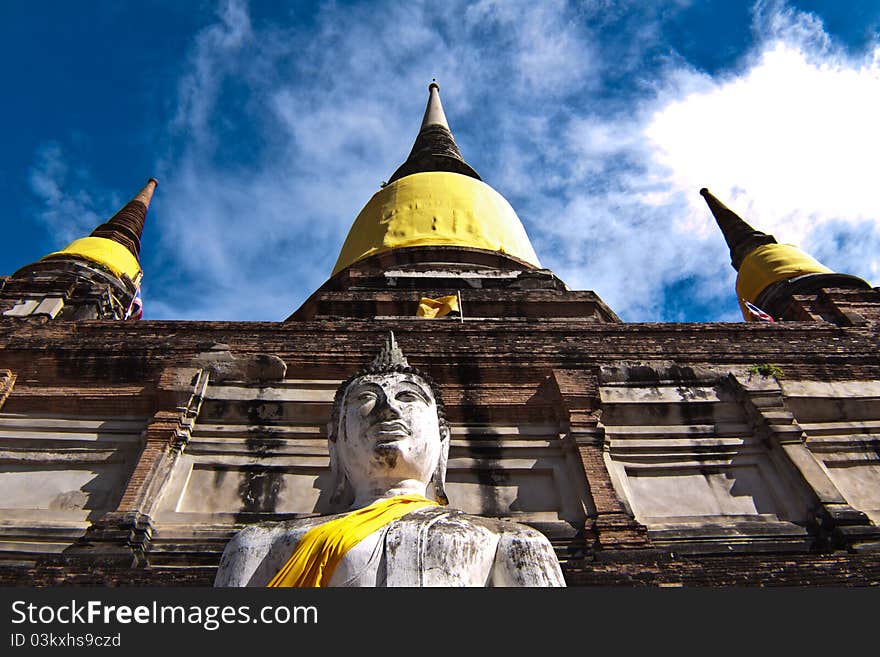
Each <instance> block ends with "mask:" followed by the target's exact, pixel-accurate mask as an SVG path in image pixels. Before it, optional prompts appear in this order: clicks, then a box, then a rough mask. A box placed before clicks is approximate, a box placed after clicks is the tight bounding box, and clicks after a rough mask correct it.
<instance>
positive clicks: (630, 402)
mask: <svg viewBox="0 0 880 657" xmlns="http://www.w3.org/2000/svg"><path fill="white" fill-rule="evenodd" d="M599 394H600V399H601V410H602V414H601V418H602V424H603V425H604V430H605V450H606V451H605V458H606V465H607V466H608V469H609V472H610V474H611V477H612V481H613V483H614V485H615V488H616V489H617V492H618V495H619V496H620V497H621V498H622V499H623V500H624V502H625V504H627V505H628V506H629V509H630V511H631V513H632V514H633V515H634V516H635V518H636V520H638V521H639V522H640V523H642V524H644V525H645V526H646V527H647V528H648V530H649V534H650V535H651V536H652V538H653V539H654V540H655V541H657V542H659V543H662V542H663V540H664V539H669V540H672V539H675V538H681V537H685V536H687V535H688V534H690V535H692V536H695V537H699V536H702V537H709V536H711V535H713V534H716V535H718V536H728V537H729V536H732V535H734V534H735V535H736V536H737V537H738V540H746V541H747V540H750V538H755V539H756V540H757V539H759V538H760V537H765V536H767V534H768V533H770V534H777V535H779V534H783V535H787V534H790V535H792V537H795V536H803V535H804V532H805V530H804V529H803V527H802V525H804V524H805V523H806V521H807V520H808V518H809V500H810V495H809V491H808V489H807V488H806V486H805V484H804V483H803V482H802V479H800V478H799V477H798V476H797V475H796V473H795V472H794V470H793V468H792V466H791V465H790V464H789V463H788V462H787V461H786V459H785V458H784V456H783V455H782V454H781V453H780V451H779V450H770V449H768V448H767V447H766V446H765V445H764V444H763V443H762V441H761V440H760V439H759V438H758V436H756V435H755V431H754V428H753V426H752V422H751V421H750V420H749V415H748V413H747V411H746V409H745V407H744V406H743V403H742V402H741V401H740V399H739V398H738V396H737V394H736V391H735V390H734V389H733V386H731V385H730V383H729V381H728V378H727V375H726V373H719V372H713V371H710V370H699V371H695V370H692V369H689V368H688V369H682V368H678V367H674V366H666V365H656V364H650V365H643V364H642V365H640V364H630V365H621V366H618V367H609V368H604V369H603V370H602V373H601V376H600V388H599Z"/></svg>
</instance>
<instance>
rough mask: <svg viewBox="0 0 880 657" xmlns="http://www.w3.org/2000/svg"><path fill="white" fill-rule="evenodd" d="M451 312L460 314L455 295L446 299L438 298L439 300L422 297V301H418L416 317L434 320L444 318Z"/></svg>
mask: <svg viewBox="0 0 880 657" xmlns="http://www.w3.org/2000/svg"><path fill="white" fill-rule="evenodd" d="M452 312H461V309H460V308H459V307H458V296H457V295H455V294H450V295H449V296H448V297H440V298H439V299H429V298H428V297H422V300H421V301H419V309H418V310H417V311H416V317H425V318H427V319H435V318H437V317H444V316H446V315H448V314H449V313H452Z"/></svg>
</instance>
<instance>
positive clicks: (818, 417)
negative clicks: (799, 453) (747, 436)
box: [781, 380, 880, 524]
mask: <svg viewBox="0 0 880 657" xmlns="http://www.w3.org/2000/svg"><path fill="white" fill-rule="evenodd" d="M781 385H782V391H783V395H784V396H785V403H786V405H787V406H788V408H789V409H790V410H791V412H792V413H793V414H794V416H795V417H796V418H797V420H798V424H799V425H800V426H801V428H802V429H803V430H804V432H805V433H806V434H807V448H809V450H810V451H811V452H813V454H814V455H815V456H816V457H817V458H818V459H819V461H820V462H821V463H822V464H823V465H824V467H825V469H826V471H827V472H828V476H829V477H830V478H831V481H832V482H834V485H835V486H836V487H837V489H838V490H839V491H840V492H841V494H842V495H843V496H844V497H845V498H846V501H847V502H848V503H849V505H850V506H852V507H853V508H855V509H858V510H859V511H862V512H863V513H865V514H866V515H867V516H868V518H870V520H871V522H873V523H874V524H880V381H836V382H820V381H786V380H783V381H782V384H781Z"/></svg>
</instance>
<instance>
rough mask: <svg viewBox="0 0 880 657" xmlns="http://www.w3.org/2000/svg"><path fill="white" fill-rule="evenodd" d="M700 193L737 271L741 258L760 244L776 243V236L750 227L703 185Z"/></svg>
mask: <svg viewBox="0 0 880 657" xmlns="http://www.w3.org/2000/svg"><path fill="white" fill-rule="evenodd" d="M700 194H701V195H702V197H703V198H704V199H705V200H706V204H707V205H708V206H709V210H711V211H712V216H714V217H715V221H716V222H717V223H718V227H719V228H720V229H721V233H722V234H723V235H724V241H725V242H727V246H728V248H729V249H730V262H731V264H732V265H733V268H734V269H736V270H737V271H739V267H740V265H741V264H742V261H743V259H744V258H745V257H746V256H747V255H748V254H749V253H751V252H752V251H754V250H755V249H756V248H758V247H759V246H761V245H762V244H776V238H775V237H773V236H772V235H767V234H766V233H762V232H761V231H759V230H755V229H754V228H752V227H751V226H750V225H749V224H748V223H746V222H745V220H743V219H742V217H740V216H739V215H738V214H736V212H734V211H733V210H731V209H730V208H728V207H727V206H726V205H724V203H722V202H721V201H719V200H718V199H717V198H715V196H713V195H712V192H710V191H709V190H708V189H706V188H705V187H703V189H701V190H700Z"/></svg>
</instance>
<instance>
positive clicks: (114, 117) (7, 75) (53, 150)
mask: <svg viewBox="0 0 880 657" xmlns="http://www.w3.org/2000/svg"><path fill="white" fill-rule="evenodd" d="M878 35H880V2H877V1H873V0H872V1H870V2H867V1H866V2H840V1H834V0H809V1H808V0H796V1H795V0H790V1H788V2H782V1H776V0H772V1H771V0H767V1H761V2H757V3H748V2H736V1H733V0H713V1H705V2H698V1H693V2H688V1H685V0H681V1H674V0H667V1H665V2H649V1H643V0H642V1H632V2H627V1H620V2H608V1H607V0H588V1H585V2H580V3H577V2H564V1H561V0H560V1H556V0H548V1H546V2H541V3H534V2H530V1H529V2H519V1H513V0H511V1H504V2H500V1H499V2H492V1H485V0H484V1H478V2H469V3H464V2H456V1H452V0H451V1H446V2H406V3H403V2H336V3H309V2H283V1H281V0H277V1H271V2H270V1H258V0H251V2H249V3H248V2H245V1H244V0H224V1H221V2H207V1H202V2H195V1H193V2H185V3H181V2H176V1H171V0H168V1H165V0H152V1H146V2H142V3H130V2H112V1H109V0H105V1H98V0H95V1H91V2H85V3H70V2H60V1H59V2H54V1H53V2H49V1H41V2H31V3H25V2H4V3H0V67H2V74H3V75H2V80H3V82H4V94H3V96H4V102H3V103H0V120H2V124H3V126H4V127H5V131H4V138H3V142H4V144H3V148H2V149H0V172H2V175H0V217H2V221H3V225H4V228H5V230H4V239H3V240H0V272H3V273H12V272H13V271H15V270H16V269H18V268H19V267H20V266H22V265H24V264H27V263H28V262H31V261H33V260H36V259H38V258H39V257H41V256H42V255H45V254H46V253H49V252H50V251H52V250H54V249H56V248H58V247H61V246H64V245H65V244H66V243H67V242H68V241H70V240H71V239H74V238H76V237H80V236H83V235H86V234H88V232H90V231H91V230H92V228H94V227H95V226H96V225H97V224H99V223H101V222H102V221H103V220H104V219H105V218H106V217H108V216H110V215H111V214H112V213H113V212H115V211H116V209H118V207H120V206H121V205H122V204H123V203H124V202H125V201H127V200H128V198H130V197H131V196H132V195H134V193H136V192H137V191H138V189H139V188H140V187H141V186H142V185H143V183H144V182H145V181H146V179H147V178H148V177H150V176H156V177H157V178H158V179H159V181H160V185H159V189H158V190H157V193H156V196H155V197H154V200H153V205H152V207H151V210H150V215H149V217H148V223H147V227H146V230H145V234H144V239H143V247H142V255H141V258H142V263H143V266H144V269H145V274H146V276H145V283H144V294H145V297H144V301H145V318H146V319H165V318H175V319H230V320H237V319H242V320H281V319H283V318H285V317H286V316H287V315H289V314H290V313H291V312H292V311H293V310H295V309H296V308H297V307H298V306H299V305H300V304H301V303H302V302H303V301H304V300H305V299H306V298H307V297H308V295H309V294H311V292H313V291H314V290H315V289H316V288H317V287H318V286H320V284H321V283H323V282H324V281H325V280H326V279H327V277H328V276H329V274H330V270H331V268H332V266H333V264H334V262H335V260H336V257H337V255H338V252H339V248H340V246H341V244H342V241H343V239H344V238H345V235H346V233H347V231H348V228H349V227H350V225H351V223H352V221H353V220H354V218H355V216H356V215H357V213H358V212H359V210H360V209H361V207H363V205H364V204H365V203H366V202H367V200H368V199H369V198H370V196H371V195H372V194H373V193H374V192H375V191H377V189H378V188H379V185H380V184H381V182H382V181H383V180H386V179H387V178H388V176H390V175H391V173H392V172H393V171H394V170H395V168H396V167H397V166H398V165H399V164H400V163H401V162H402V161H403V160H404V159H405V157H406V155H407V154H408V152H409V149H410V147H411V145H412V142H413V139H414V138H415V135H416V132H417V129H418V126H419V122H420V120H421V115H422V112H423V109H424V103H425V99H426V94H427V91H426V87H427V83H428V82H429V81H430V80H431V78H432V77H434V76H436V77H437V79H438V81H439V82H440V85H441V95H442V97H443V102H444V107H445V109H446V114H447V117H448V119H449V122H450V125H451V127H452V130H453V133H454V134H455V136H456V140H457V141H458V144H459V146H460V147H461V150H462V152H463V154H464V156H465V158H466V159H467V160H468V162H469V163H470V164H471V165H472V166H473V167H474V168H475V169H476V170H477V171H478V172H479V173H480V175H481V176H482V177H483V179H484V180H485V181H486V182H487V183H489V184H490V185H492V186H493V187H494V188H495V189H497V190H498V191H499V192H500V193H502V194H503V195H504V196H505V197H506V198H507V199H508V200H509V201H510V202H511V204H512V205H513V207H514V208H515V209H516V211H517V213H518V214H519V216H520V218H521V219H522V221H523V223H524V225H525V227H526V230H527V231H528V233H529V235H530V237H531V238H532V242H533V244H534V246H535V249H536V251H537V253H538V255H539V257H540V258H541V260H542V263H543V264H544V265H545V266H547V267H550V268H551V269H553V270H554V271H555V272H556V274H557V275H558V276H560V278H562V279H563V280H564V281H566V283H568V285H569V287H571V288H573V289H589V290H595V291H596V292H597V293H598V294H599V295H600V296H602V298H603V299H604V300H605V301H606V302H607V303H608V304H609V305H610V306H611V307H612V308H614V309H615V310H616V311H617V312H618V314H620V315H621V316H622V317H623V318H624V319H625V320H628V321H739V320H740V319H741V318H740V316H739V313H738V310H737V307H736V299H735V295H734V291H733V285H734V279H735V272H734V271H733V269H732V268H731V267H730V264H729V256H728V254H727V250H726V247H725V245H724V242H723V239H722V238H721V236H720V234H719V233H718V231H717V228H716V227H715V225H714V222H713V220H712V218H711V215H710V214H709V212H708V210H707V209H706V207H705V204H704V203H703V200H702V198H701V197H700V196H699V194H698V190H699V189H700V187H702V186H707V187H709V188H710V189H711V190H712V191H713V192H714V193H715V194H716V195H717V196H718V197H719V198H721V199H722V200H723V201H725V202H726V203H727V204H728V205H729V206H731V207H732V208H734V209H735V210H737V211H739V212H740V213H741V214H742V215H743V216H745V217H746V218H747V220H749V221H750V222H751V223H752V224H753V225H754V226H755V227H757V228H760V229H762V230H764V231H765V232H770V233H773V234H774V235H775V236H776V238H777V239H778V240H779V241H780V242H786V243H794V244H797V245H799V246H801V247H802V248H804V249H806V250H807V251H809V252H810V253H812V254H813V255H814V256H815V257H817V258H819V259H820V260H821V261H822V262H823V263H824V264H826V265H828V266H829V267H832V268H833V269H836V270H838V271H844V272H847V273H851V274H856V275H859V276H862V277H863V278H865V279H867V280H868V281H870V282H872V284H875V285H876V284H878V282H880V260H878V255H877V254H878V253H880V249H878V247H880V223H878V222H880V194H877V193H876V186H877V182H876V177H877V165H876V157H877V155H876V154H877V153H878V152H880V121H878V119H877V116H878V108H880V40H878Z"/></svg>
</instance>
